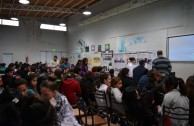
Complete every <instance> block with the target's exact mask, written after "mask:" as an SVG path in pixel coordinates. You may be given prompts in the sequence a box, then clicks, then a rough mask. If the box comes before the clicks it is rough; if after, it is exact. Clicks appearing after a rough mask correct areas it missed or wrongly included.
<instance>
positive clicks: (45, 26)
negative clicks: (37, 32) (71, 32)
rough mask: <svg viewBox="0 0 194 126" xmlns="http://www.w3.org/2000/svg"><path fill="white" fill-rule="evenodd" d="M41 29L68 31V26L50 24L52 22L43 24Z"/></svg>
mask: <svg viewBox="0 0 194 126" xmlns="http://www.w3.org/2000/svg"><path fill="white" fill-rule="evenodd" d="M40 29H46V30H55V31H67V27H64V26H58V25H50V24H41V25H40Z"/></svg>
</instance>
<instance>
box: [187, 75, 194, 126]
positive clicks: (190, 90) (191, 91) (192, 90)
mask: <svg viewBox="0 0 194 126" xmlns="http://www.w3.org/2000/svg"><path fill="white" fill-rule="evenodd" d="M186 87H187V96H188V98H189V110H190V113H191V116H190V122H189V124H190V126H193V125H194V76H190V77H188V78H187V81H186Z"/></svg>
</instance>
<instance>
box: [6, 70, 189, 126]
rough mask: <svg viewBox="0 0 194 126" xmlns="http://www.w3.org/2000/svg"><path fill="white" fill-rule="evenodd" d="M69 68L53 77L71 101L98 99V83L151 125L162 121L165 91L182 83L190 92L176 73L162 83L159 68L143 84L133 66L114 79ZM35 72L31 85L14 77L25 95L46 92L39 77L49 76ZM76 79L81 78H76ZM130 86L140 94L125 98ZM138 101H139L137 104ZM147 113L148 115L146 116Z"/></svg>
mask: <svg viewBox="0 0 194 126" xmlns="http://www.w3.org/2000/svg"><path fill="white" fill-rule="evenodd" d="M67 71H68V70H62V71H61V70H56V71H55V73H54V74H55V77H54V78H53V77H50V80H52V81H55V82H57V84H58V86H57V87H60V89H59V90H58V91H59V92H61V93H62V94H64V95H65V96H66V97H67V100H68V102H69V103H70V104H71V105H72V106H74V105H75V104H76V100H77V99H79V97H80V96H82V97H83V99H84V101H85V102H86V103H88V99H91V100H92V101H95V97H94V95H92V94H93V92H94V91H95V90H96V87H97V88H98V90H101V91H105V92H106V93H107V94H109V93H112V94H113V95H114V96H115V99H116V100H117V102H124V103H125V104H126V108H127V109H126V114H127V115H134V116H132V117H130V116H128V117H129V118H134V119H136V121H137V122H141V123H142V124H144V125H148V126H149V125H158V118H157V116H155V115H157V111H159V112H160V110H161V109H160V105H161V107H162V106H163V102H164V101H165V97H164V100H163V98H162V95H161V93H163V94H165V93H166V94H167V93H168V92H171V91H172V89H173V91H174V89H176V88H177V85H179V88H180V87H183V88H180V91H181V95H180V96H181V97H182V96H185V95H186V93H184V91H182V89H184V86H181V83H182V85H183V81H181V79H177V78H176V77H171V79H168V78H167V79H166V80H165V81H163V83H161V84H158V81H159V76H158V74H157V72H155V71H150V72H149V74H148V77H149V78H148V80H149V81H148V83H144V84H143V85H142V84H141V85H134V83H133V80H131V79H130V78H129V77H128V73H129V70H128V69H127V68H123V69H122V70H121V71H120V73H119V75H118V76H119V77H114V78H112V80H111V78H110V76H109V74H107V73H105V72H100V73H88V74H86V75H85V76H82V77H79V76H74V74H73V71H69V72H67ZM75 71H76V69H75V70H74V72H75ZM9 72H11V71H9V70H7V71H6V73H7V74H9ZM12 72H13V71H12ZM7 74H6V75H7ZM32 75H33V74H30V75H29V76H27V77H26V78H25V79H26V80H27V82H25V83H26V84H24V85H28V86H26V87H25V86H21V85H23V84H21V82H20V83H19V82H17V81H18V79H16V80H14V81H15V83H14V85H13V87H14V88H16V89H18V90H20V91H21V92H23V94H24V95H25V94H26V93H27V94H41V95H43V94H44V93H42V92H41V89H42V88H41V85H40V82H39V81H40V80H45V78H44V79H42V77H43V75H42V74H39V75H38V77H37V76H36V77H32ZM64 75H65V76H64ZM33 76H34V75H33ZM40 76H41V79H40ZM30 78H31V79H30ZM39 79H40V80H39ZM76 79H77V80H78V81H79V82H78V81H76ZM191 79H192V77H191ZM32 80H34V82H36V81H38V83H37V82H36V83H35V84H33V81H32ZM140 80H141V79H140ZM167 80H168V81H169V82H168V81H167ZM20 81H21V80H20ZM8 82H9V79H8ZM143 82H145V81H143ZM18 83H19V84H18ZM22 83H23V82H22ZM31 83H32V84H31ZM189 83H190V84H189ZM166 84H167V86H166ZM192 84H193V81H188V84H187V85H192ZM3 85H4V87H7V86H5V85H8V83H6V81H4V84H3ZM17 85H19V86H17ZM33 85H35V86H33ZM163 86H165V88H163ZM168 86H169V87H168ZM8 87H9V86H8ZM21 87H22V88H21ZM23 87H24V89H23ZM110 87H111V88H110ZM190 87H192V86H190ZM20 88H21V89H20ZM128 88H132V89H133V90H132V91H133V93H134V91H135V93H136V94H133V95H132V96H134V98H127V97H125V98H124V96H125V95H124V94H125V93H124V92H125V91H126V90H127V89H128ZM168 88H169V89H168ZM152 89H153V90H152ZM164 89H165V90H164ZM188 89H190V91H188V92H189V93H188V96H189V99H191V100H190V104H191V106H192V102H191V101H193V100H192V96H193V95H191V94H192V93H191V88H188ZM56 90H57V88H55V89H52V91H53V92H55V91H56ZM47 91H48V90H47ZM177 91H179V90H177ZM147 92H151V93H147ZM90 93H91V94H90ZM74 94H75V95H74ZM126 94H127V95H129V94H130V93H126ZM46 95H48V94H45V96H46ZM45 96H44V97H45ZM75 96H76V97H75ZM165 96H166V95H165ZM129 97H131V96H129ZM47 99H48V98H47ZM124 99H126V101H128V102H129V104H128V105H127V102H125V100H124ZM179 99H180V98H178V100H179ZM185 99H187V98H185ZM130 100H132V101H130ZM54 101H55V100H53V99H50V102H51V103H52V104H53V105H55V104H56V102H54ZM134 101H135V103H133V102H134ZM136 102H137V103H138V104H139V105H137V104H136ZM176 103H179V101H176ZM186 103H188V104H189V102H188V100H185V102H184V105H188V104H186ZM131 104H134V105H133V106H130V105H131ZM136 105H137V106H139V107H140V108H138V107H137V108H136V107H134V106H136ZM141 106H143V108H141ZM133 107H134V108H133ZM180 107H185V106H180ZM130 108H132V110H134V112H132V111H131V110H130ZM135 108H136V109H135ZM185 108H188V106H186V107H185ZM190 108H191V107H190ZM146 109H147V110H146ZM139 110H142V111H141V112H139V113H142V114H141V115H142V116H139V115H137V116H135V115H136V114H135V113H136V112H138V111H139ZM145 110H146V111H145ZM135 111H136V112H135ZM131 112H132V114H131ZM139 113H137V114H139ZM148 114H150V116H148ZM143 115H146V116H143ZM153 115H154V116H153ZM136 117H137V118H138V119H144V121H142V120H141V121H138V119H137V118H136ZM148 117H149V118H148Z"/></svg>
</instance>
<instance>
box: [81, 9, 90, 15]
mask: <svg viewBox="0 0 194 126" xmlns="http://www.w3.org/2000/svg"><path fill="white" fill-rule="evenodd" d="M83 14H84V15H91V14H92V13H91V11H89V10H85V11H84V12H83Z"/></svg>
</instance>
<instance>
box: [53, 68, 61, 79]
mask: <svg viewBox="0 0 194 126" xmlns="http://www.w3.org/2000/svg"><path fill="white" fill-rule="evenodd" d="M54 74H55V76H56V77H57V79H61V74H62V71H61V70H60V69H56V70H55V72H54Z"/></svg>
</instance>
